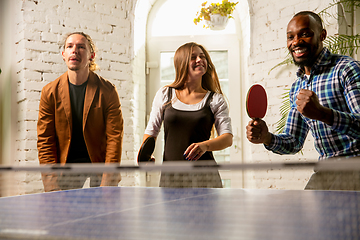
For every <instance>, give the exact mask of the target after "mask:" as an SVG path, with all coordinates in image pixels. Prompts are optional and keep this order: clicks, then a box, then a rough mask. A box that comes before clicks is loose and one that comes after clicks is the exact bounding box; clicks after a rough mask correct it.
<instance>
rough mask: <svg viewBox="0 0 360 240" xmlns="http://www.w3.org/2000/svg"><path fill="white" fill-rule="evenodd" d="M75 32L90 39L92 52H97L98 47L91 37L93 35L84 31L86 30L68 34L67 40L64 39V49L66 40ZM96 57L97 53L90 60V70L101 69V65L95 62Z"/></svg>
mask: <svg viewBox="0 0 360 240" xmlns="http://www.w3.org/2000/svg"><path fill="white" fill-rule="evenodd" d="M74 34H79V35H82V36H83V37H85V38H86V40H87V41H88V43H89V46H90V53H91V54H93V53H96V51H97V48H96V46H95V43H94V41H93V40H92V39H91V37H90V36H89V35H88V34H86V33H84V32H72V33H69V34H68V35H66V36H65V40H64V44H63V49H65V45H66V41H67V39H68V38H69V37H70V36H71V35H74ZM95 58H96V54H95V56H94V57H93V58H91V60H90V63H89V70H90V71H95V70H98V69H100V68H99V65H97V64H96V62H95Z"/></svg>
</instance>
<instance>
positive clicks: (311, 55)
mask: <svg viewBox="0 0 360 240" xmlns="http://www.w3.org/2000/svg"><path fill="white" fill-rule="evenodd" d="M318 49H319V44H316V46H314V47H313V48H310V53H309V57H307V58H305V59H301V60H300V61H296V60H295V58H294V55H293V54H291V56H292V58H293V61H294V63H295V65H296V66H298V67H300V68H304V67H311V66H312V65H313V64H314V63H315V61H316V59H317V57H318V56H317V55H316V52H317V50H318Z"/></svg>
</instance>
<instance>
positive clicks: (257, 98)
mask: <svg viewBox="0 0 360 240" xmlns="http://www.w3.org/2000/svg"><path fill="white" fill-rule="evenodd" d="M266 110H267V96H266V91H265V89H264V88H263V87H262V86H261V85H259V84H255V85H253V86H251V88H250V89H249V91H248V93H247V96H246V111H247V114H248V115H249V117H250V118H252V119H256V118H263V117H265V114H266Z"/></svg>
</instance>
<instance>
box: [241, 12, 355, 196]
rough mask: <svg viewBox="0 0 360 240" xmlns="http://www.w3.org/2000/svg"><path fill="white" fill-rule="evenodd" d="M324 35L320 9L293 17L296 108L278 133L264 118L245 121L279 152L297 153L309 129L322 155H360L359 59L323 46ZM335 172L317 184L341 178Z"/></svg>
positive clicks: (257, 139) (252, 135) (257, 138)
mask: <svg viewBox="0 0 360 240" xmlns="http://www.w3.org/2000/svg"><path fill="white" fill-rule="evenodd" d="M325 38H326V30H325V29H324V28H323V26H322V21H321V19H320V17H319V16H318V15H317V14H315V13H313V12H309V11H305V12H299V13H297V14H296V15H295V16H294V17H293V18H292V19H291V21H290V22H289V24H288V27H287V47H288V49H289V51H290V54H291V55H292V57H293V60H294V62H295V64H296V65H297V66H299V70H298V72H297V77H298V78H297V79H296V81H295V82H294V83H293V85H292V87H291V90H290V94H289V95H290V105H291V109H290V112H289V116H288V119H287V122H286V126H285V129H284V131H283V133H281V134H279V135H274V134H271V133H270V132H269V131H268V128H267V126H266V123H265V122H264V121H262V120H259V119H256V120H251V121H250V122H249V124H248V126H247V127H246V129H247V138H248V139H249V141H250V142H252V143H257V144H258V143H263V144H264V145H265V147H266V148H267V149H268V150H271V151H273V152H274V153H278V154H294V153H297V152H298V151H300V150H301V149H302V147H303V144H304V141H305V139H306V136H307V134H308V131H309V130H310V131H311V133H312V135H313V137H314V139H315V148H316V150H317V151H318V152H319V154H320V156H319V159H320V160H323V159H326V158H331V157H337V156H350V157H351V156H359V155H360V141H359V140H360V64H359V62H357V61H355V60H354V59H352V58H350V57H347V56H343V55H337V54H332V53H331V52H330V51H329V50H328V49H327V48H325V47H323V41H324V40H325ZM315 175H316V174H315ZM315 175H313V176H312V179H311V180H310V181H309V183H308V186H307V187H306V188H307V189H312V188H313V184H312V183H311V181H312V180H314V179H313V178H315V177H318V176H319V175H320V174H319V173H318V174H317V176H315ZM347 175H349V174H347ZM356 177H357V178H360V175H359V174H358V173H356ZM332 178H334V179H332V180H331V181H329V180H328V177H327V181H328V182H332V183H331V184H330V185H331V186H324V185H322V186H320V187H319V186H316V187H314V189H318V188H321V189H329V188H332V187H334V182H341V181H338V180H339V178H338V177H332ZM322 180H323V179H322ZM357 180H358V181H357V182H360V179H357ZM310 183H311V184H310ZM359 184H360V183H356V185H357V187H359V186H358V185H359ZM335 185H336V184H335ZM335 188H336V189H342V188H343V187H341V186H336V187H335ZM351 188H353V187H351Z"/></svg>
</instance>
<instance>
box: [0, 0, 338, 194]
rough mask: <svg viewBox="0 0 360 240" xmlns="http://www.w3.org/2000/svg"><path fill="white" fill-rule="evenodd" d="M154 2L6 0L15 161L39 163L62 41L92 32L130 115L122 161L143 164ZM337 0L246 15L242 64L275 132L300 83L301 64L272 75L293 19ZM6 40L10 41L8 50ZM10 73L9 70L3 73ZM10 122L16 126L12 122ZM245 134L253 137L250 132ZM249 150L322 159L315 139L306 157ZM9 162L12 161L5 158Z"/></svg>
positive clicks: (254, 3)
mask: <svg viewBox="0 0 360 240" xmlns="http://www.w3.org/2000/svg"><path fill="white" fill-rule="evenodd" d="M179 1H181V0H179ZM243 1H246V0H243ZM10 2H12V4H13V5H14V7H12V8H9V11H8V9H7V8H8V6H9V5H8V4H9V3H10ZM154 2H155V0H138V1H136V0H102V1H100V0H87V1H77V0H52V1H48V0H37V1H22V0H12V1H11V0H6V1H1V2H0V3H1V5H0V6H1V7H3V6H5V7H4V8H2V10H1V11H2V12H6V13H7V14H8V15H10V16H14V17H13V18H11V17H9V18H7V19H11V20H5V21H3V20H2V21H1V22H0V25H1V28H2V29H4V28H6V26H7V23H9V22H11V21H13V22H15V23H16V28H15V29H14V30H15V31H16V33H15V34H13V39H12V40H11V41H10V40H4V35H3V33H4V32H3V31H2V35H1V37H0V39H1V43H2V47H1V50H0V51H1V52H0V53H1V55H2V57H1V60H0V63H1V64H4V56H6V55H9V54H4V51H7V49H12V48H13V49H16V53H14V59H15V60H16V63H13V64H12V66H11V67H12V68H13V69H15V70H16V73H17V75H16V77H14V78H12V83H13V84H14V83H15V84H16V90H15V89H13V90H12V92H11V94H13V95H14V96H16V99H17V100H16V101H15V103H13V105H12V107H13V109H18V110H17V111H16V112H17V113H18V118H17V119H16V120H15V119H13V120H14V122H16V121H17V122H18V125H17V126H16V130H14V131H13V134H6V133H5V134H4V132H3V137H4V138H5V140H3V144H2V147H3V148H8V146H6V145H5V144H4V143H5V142H9V143H10V144H9V146H16V149H13V150H10V151H9V154H10V153H11V154H13V156H12V157H10V158H11V159H12V161H11V162H12V163H14V162H20V163H26V164H38V158H37V148H36V136H37V135H36V122H37V117H38V104H39V99H40V92H41V89H42V87H43V86H44V85H45V84H47V83H48V82H50V81H53V80H54V79H55V78H57V77H58V76H60V75H61V74H62V73H63V72H64V71H66V66H65V64H64V63H63V61H62V58H61V55H60V52H61V48H60V45H59V43H61V42H62V36H63V35H64V34H65V33H68V32H73V31H84V32H85V33H87V34H89V35H90V36H91V37H92V38H93V39H94V41H95V43H96V44H97V47H98V49H99V52H98V54H97V63H98V64H99V65H100V67H101V70H100V71H99V72H98V73H99V74H100V75H102V76H103V77H105V78H107V79H109V80H110V81H112V82H113V83H114V84H115V85H116V86H117V88H118V92H119V94H120V100H121V103H122V110H123V115H124V120H125V135H124V144H123V155H122V162H123V163H127V164H128V163H131V164H133V163H135V158H136V155H137V150H138V148H139V145H140V143H141V139H142V135H143V130H144V128H145V94H146V93H145V73H144V71H145V69H144V68H145V42H144V41H145V36H146V34H145V31H146V21H147V14H148V12H149V11H150V9H151V7H152V5H153V3H154ZM329 3H332V0H326V1H320V0H317V1H313V0H304V1H301V2H299V1H295V0H290V1H289V0H274V1H263V0H248V6H249V14H248V16H245V15H241V16H239V17H238V19H240V20H242V21H244V19H242V18H244V17H246V21H250V25H249V26H250V29H247V28H244V29H242V31H243V32H246V33H248V34H250V37H249V38H248V39H250V40H251V41H250V43H248V44H243V45H242V46H241V47H242V48H243V49H242V50H241V52H243V53H249V54H248V56H249V57H248V58H247V59H245V60H246V65H245V66H241V68H242V69H243V74H245V76H243V79H244V81H245V83H244V84H245V86H250V85H252V84H253V83H261V84H262V85H264V86H265V87H266V89H267V93H268V98H269V110H268V113H267V115H266V117H265V120H266V121H267V122H268V123H269V127H270V130H271V131H274V130H275V123H276V121H277V120H278V119H279V118H280V114H279V107H280V105H281V99H280V95H281V94H282V93H283V92H284V91H285V90H284V89H285V88H288V87H289V86H290V85H291V83H292V82H293V81H294V80H295V72H296V68H295V67H293V66H289V67H281V68H278V69H275V70H274V71H272V72H271V73H270V74H268V72H269V71H270V69H271V68H272V67H273V66H274V65H276V64H277V63H279V62H281V61H282V60H283V59H284V58H285V57H286V50H285V45H286V38H285V36H286V33H285V31H286V26H287V23H288V21H289V20H290V19H291V17H292V15H294V14H295V13H296V12H298V11H301V10H313V11H319V10H321V9H323V8H324V7H326V6H327V5H328V4H329ZM243 4H244V3H241V5H243ZM241 5H240V6H241ZM5 9H6V10H5ZM135 9H136V11H135ZM135 14H137V15H135ZM1 15H2V16H6V15H3V14H1ZM248 17H249V18H248ZM1 19H4V17H2V18H1ZM332 23H335V22H334V21H333V22H332ZM246 26H248V25H246ZM327 28H328V31H329V33H330V34H331V33H336V31H337V24H333V25H331V26H330V27H327ZM5 33H10V30H6V31H5ZM134 38H136V39H134ZM134 40H136V44H134V42H135V41H134ZM245 43H246V41H245ZM3 44H5V45H6V46H5V47H4V45H3ZM245 48H246V49H245ZM4 75H5V74H4V73H3V74H1V75H0V77H1V78H2V77H4ZM2 79H3V78H2ZM2 85H3V84H2ZM242 91H243V96H246V91H247V88H244V89H242ZM4 111H5V110H3V113H4ZM247 121H248V120H247V119H246V117H245V116H244V123H245V124H246V123H247ZM3 123H4V122H3ZM6 124H10V125H11V124H12V123H9V122H6ZM244 127H245V126H244ZM9 129H10V128H9ZM3 131H4V129H3ZM12 137H13V138H12ZM243 139H246V138H245V136H244V137H243ZM9 149H10V148H9ZM243 149H244V151H245V156H246V158H247V159H248V161H259V162H260V161H267V162H268V161H272V162H273V161H286V160H301V161H303V160H316V158H317V153H316V152H315V150H314V147H313V143H312V139H311V138H309V140H308V142H307V143H306V146H305V148H304V150H303V153H304V154H303V155H301V154H296V155H294V156H279V155H275V154H272V153H270V152H268V151H266V150H265V148H264V147H263V146H262V145H253V144H250V143H249V142H247V141H244V142H243ZM11 154H10V155H11ZM2 163H7V162H4V160H3V162H2ZM265 175H266V173H265ZM308 176H309V173H308V172H306V173H304V174H303V175H302V176H301V177H298V176H296V178H300V179H301V184H300V185H303V184H304V182H306V180H307V178H308ZM255 178H259V179H269V178H270V179H271V178H276V179H279V178H280V177H279V175H278V174H275V176H270V177H269V176H263V175H262V174H261V175H256V176H255ZM255 187H261V188H268V187H270V184H268V183H265V184H263V185H262V183H261V184H258V185H255ZM280 188H281V187H280ZM299 188H301V186H299Z"/></svg>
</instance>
